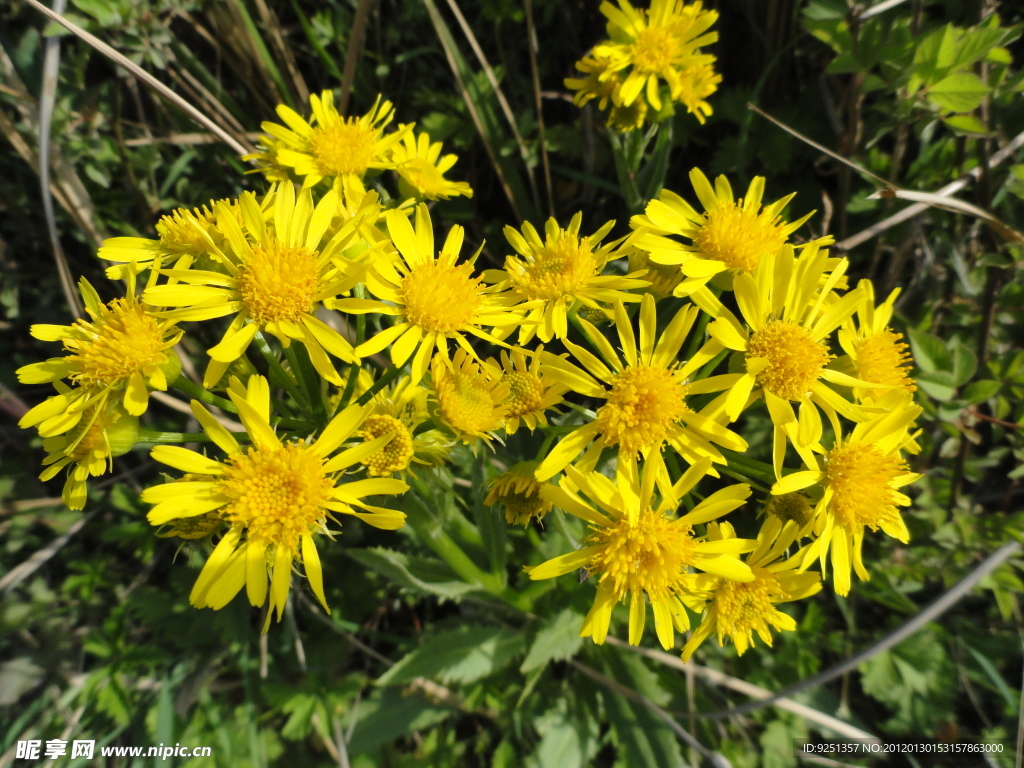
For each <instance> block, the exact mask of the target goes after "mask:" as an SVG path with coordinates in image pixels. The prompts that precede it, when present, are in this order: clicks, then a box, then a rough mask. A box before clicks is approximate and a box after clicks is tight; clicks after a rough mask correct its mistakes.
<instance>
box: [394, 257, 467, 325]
mask: <svg viewBox="0 0 1024 768" xmlns="http://www.w3.org/2000/svg"><path fill="white" fill-rule="evenodd" d="M482 288H483V284H482V282H481V281H480V280H479V278H474V277H473V265H472V264H470V263H463V264H458V265H455V264H451V263H447V262H445V261H423V262H421V263H419V264H416V265H415V266H413V267H412V269H411V270H410V271H409V274H408V275H406V276H405V279H404V280H402V285H401V289H400V292H399V295H400V298H401V300H402V303H403V304H404V305H405V316H406V318H408V320H409V322H410V323H413V324H414V325H418V326H419V327H420V328H422V329H423V330H425V331H427V332H434V333H451V332H453V331H457V330H459V329H461V328H463V327H464V326H466V325H469V324H470V323H472V322H473V321H474V318H475V317H476V314H477V310H478V309H479V308H480V306H481V304H482V302H483V297H482V296H481V293H480V292H481V290H482Z"/></svg>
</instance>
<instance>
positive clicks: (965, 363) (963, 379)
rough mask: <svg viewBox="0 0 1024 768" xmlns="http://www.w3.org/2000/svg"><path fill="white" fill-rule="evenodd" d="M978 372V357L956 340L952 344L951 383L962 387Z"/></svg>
mask: <svg viewBox="0 0 1024 768" xmlns="http://www.w3.org/2000/svg"><path fill="white" fill-rule="evenodd" d="M977 370H978V356H977V355H976V354H974V352H972V351H971V350H970V349H968V348H967V347H966V346H964V344H963V342H961V341H959V340H957V341H956V342H954V343H953V383H954V384H955V385H956V386H958V387H962V386H963V385H964V384H966V383H967V382H968V381H970V380H971V379H972V378H973V377H974V373H975V371H977Z"/></svg>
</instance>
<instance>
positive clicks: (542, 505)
mask: <svg viewBox="0 0 1024 768" xmlns="http://www.w3.org/2000/svg"><path fill="white" fill-rule="evenodd" d="M536 469H537V462H536V461H520V462H519V463H518V464H513V465H512V466H511V467H509V468H508V469H507V470H505V471H504V472H502V473H501V474H500V475H498V476H497V477H495V478H493V479H492V480H491V481H490V483H488V492H487V498H486V499H484V504H486V505H487V506H489V507H490V506H493V505H494V504H497V505H498V506H500V507H503V508H504V509H505V522H506V523H508V524H509V525H529V524H530V521H531V520H537V521H538V522H540V521H541V520H543V519H544V515H546V514H547V513H548V512H549V511H551V502H550V501H548V500H547V499H545V498H544V496H543V495H542V494H541V489H542V488H543V487H544V486H546V485H550V483H541V482H538V481H537V478H535V477H534V476H533V473H534V470H536Z"/></svg>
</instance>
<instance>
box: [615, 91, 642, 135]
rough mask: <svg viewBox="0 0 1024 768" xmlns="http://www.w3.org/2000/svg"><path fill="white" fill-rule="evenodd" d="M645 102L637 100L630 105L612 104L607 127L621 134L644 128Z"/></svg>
mask: <svg viewBox="0 0 1024 768" xmlns="http://www.w3.org/2000/svg"><path fill="white" fill-rule="evenodd" d="M647 113H648V109H647V102H646V101H644V100H643V99H637V100H636V101H634V102H633V103H632V104H629V105H623V104H612V108H611V110H610V111H609V112H608V127H609V128H613V129H615V130H616V131H620V132H622V133H628V132H629V131H638V130H640V129H641V128H643V127H644V121H645V120H646V119H647Z"/></svg>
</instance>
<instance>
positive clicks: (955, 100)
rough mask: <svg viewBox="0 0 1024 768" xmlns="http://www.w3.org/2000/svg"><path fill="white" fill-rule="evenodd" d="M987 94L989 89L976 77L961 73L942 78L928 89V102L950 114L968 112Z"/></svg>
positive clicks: (975, 107)
mask: <svg viewBox="0 0 1024 768" xmlns="http://www.w3.org/2000/svg"><path fill="white" fill-rule="evenodd" d="M988 93H989V87H988V86H987V85H985V84H984V83H983V82H981V79H980V78H979V77H978V76H977V75H971V74H968V73H966V72H961V73H959V74H955V75H949V76H948V77H944V78H942V79H941V80H940V81H939V82H937V83H936V84H935V85H933V86H932V87H931V88H929V89H928V100H929V101H931V102H932V103H933V104H935V105H936V106H938V107H939V108H941V109H946V110H949V111H950V112H970V111H971V110H974V109H977V107H978V105H979V104H981V102H982V101H983V100H984V98H985V97H986V96H987V95H988Z"/></svg>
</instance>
